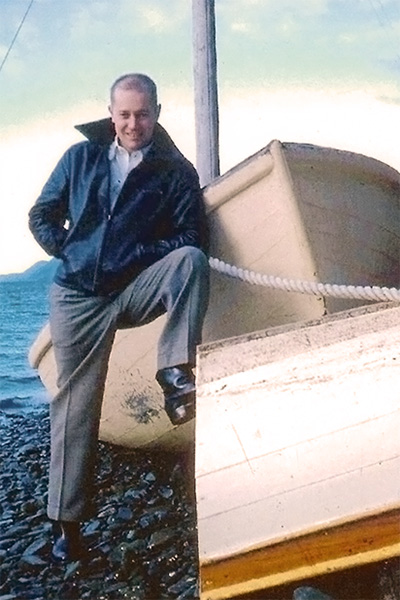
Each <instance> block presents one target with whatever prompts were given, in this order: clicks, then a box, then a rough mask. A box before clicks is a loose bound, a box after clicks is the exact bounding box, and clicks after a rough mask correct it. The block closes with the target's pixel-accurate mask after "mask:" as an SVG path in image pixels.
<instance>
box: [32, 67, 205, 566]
mask: <svg viewBox="0 0 400 600" xmlns="http://www.w3.org/2000/svg"><path fill="white" fill-rule="evenodd" d="M109 111H110V114H111V120H110V121H109V122H108V121H107V124H108V126H109V129H110V134H111V135H110V136H108V135H107V132H106V135H102V138H103V139H102V140H101V141H100V142H99V141H98V140H94V141H93V140H89V141H84V142H81V143H79V144H76V145H74V146H72V147H71V148H70V149H69V150H67V152H66V153H65V154H64V156H63V157H62V159H61V160H60V162H59V163H58V165H57V166H56V168H55V170H54V171H53V173H52V174H51V176H50V178H49V180H48V181H47V183H46V184H45V186H44V188H43V190H42V193H41V195H40V196H39V198H38V199H37V201H36V203H35V205H34V206H33V208H32V209H31V211H30V213H29V224H30V229H31V231H32V233H33V235H34V236H35V238H36V240H37V241H38V243H39V244H40V245H41V246H42V247H43V248H44V250H45V251H46V252H47V253H48V254H50V255H52V256H55V257H57V258H59V259H61V263H60V267H59V268H58V271H57V273H56V275H55V280H54V283H53V285H52V288H51V292H50V328H51V335H52V341H53V346H54V352H55V358H56V364H57V372H58V373H57V374H58V388H59V392H58V394H57V396H56V397H55V398H54V399H53V400H52V402H51V404H50V420H51V463H50V479H49V499H48V516H49V518H50V519H51V520H52V521H53V529H54V545H53V549H52V557H53V559H54V560H57V561H67V560H69V559H74V558H76V557H77V556H78V555H79V551H80V522H81V521H82V520H84V519H86V518H88V516H89V515H90V513H91V510H90V500H91V491H90V482H91V481H92V479H93V469H94V462H95V454H96V448H97V438H98V428H99V420H100V412H101V404H102V398H103V391H104V384H105V379H106V374H107V365H108V360H109V356H110V352H111V347H112V343H113V339H114V335H115V332H116V330H117V329H118V328H120V327H136V326H140V325H142V324H145V323H148V322H149V321H151V320H153V319H155V318H156V317H158V316H159V315H161V314H162V313H165V312H166V313H167V321H166V325H165V328H164V330H163V333H162V335H161V337H160V340H159V347H158V371H157V373H156V378H157V381H158V383H159V384H160V386H161V388H162V390H163V393H164V398H165V409H166V412H167V414H168V416H169V418H170V420H171V421H172V423H173V424H180V423H184V422H185V421H187V420H188V419H190V418H192V417H193V413H194V393H195V381H194V376H193V371H192V368H193V366H194V364H195V351H196V345H197V344H198V343H199V342H200V340H201V329H202V324H203V320H204V315H205V312H206V308H207V303H208V284H209V270H208V261H207V257H206V254H205V251H206V248H207V235H206V226H205V217H204V207H203V202H202V193H201V190H200V186H199V182H198V177H197V173H196V172H195V170H194V168H193V167H192V165H191V164H190V163H189V162H188V161H187V160H186V159H185V158H184V157H183V156H182V154H181V153H180V152H179V151H178V149H177V148H176V147H175V146H174V144H173V142H172V140H171V139H170V138H169V136H168V135H167V133H166V132H165V131H164V130H163V129H162V127H161V126H160V125H159V124H158V122H157V121H158V117H159V113H160V105H158V100H157V88H156V85H155V84H154V82H153V81H152V80H151V79H150V78H149V77H147V76H146V75H142V74H128V75H124V76H122V77H120V78H119V79H117V81H116V82H115V83H114V84H113V86H112V88H111V98H110V106H109ZM107 131H108V130H107ZM103 134H104V132H103ZM103 142H104V143H103Z"/></svg>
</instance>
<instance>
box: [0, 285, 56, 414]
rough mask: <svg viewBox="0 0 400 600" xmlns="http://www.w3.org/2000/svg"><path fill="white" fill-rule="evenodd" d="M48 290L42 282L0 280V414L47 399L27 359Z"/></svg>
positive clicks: (44, 311)
mask: <svg viewBox="0 0 400 600" xmlns="http://www.w3.org/2000/svg"><path fill="white" fill-rule="evenodd" d="M48 291H49V286H48V284H45V283H43V282H32V281H19V282H15V281H0V413H1V412H8V413H9V412H14V413H15V412H18V413H21V412H23V411H33V410H35V409H38V408H42V407H43V403H44V402H47V401H48V399H49V398H48V395H47V392H46V391H45V388H44V387H43V384H42V383H41V381H40V379H39V376H38V373H37V371H35V370H34V369H32V368H31V367H30V365H29V362H28V352H29V348H30V346H31V345H32V343H33V342H34V340H35V338H36V336H37V335H38V333H39V331H40V330H41V328H42V327H43V326H44V324H45V323H46V321H47V318H48V311H49V309H48Z"/></svg>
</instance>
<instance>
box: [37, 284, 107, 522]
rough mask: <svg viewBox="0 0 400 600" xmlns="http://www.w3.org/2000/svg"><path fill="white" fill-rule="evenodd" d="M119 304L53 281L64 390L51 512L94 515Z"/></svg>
mask: <svg viewBox="0 0 400 600" xmlns="http://www.w3.org/2000/svg"><path fill="white" fill-rule="evenodd" d="M114 321H115V318H114V311H113V305H112V303H110V301H109V300H107V299H106V298H98V297H93V298H92V297H86V296H84V295H82V294H80V293H78V292H75V291H73V290H68V289H65V288H61V287H59V286H57V285H53V287H52V290H51V294H50V327H51V335H52V342H53V346H54V352H55V357H56V364H57V371H58V387H59V392H58V394H57V395H56V397H55V398H54V399H53V400H52V402H51V404H50V420H51V462H50V481H49V500H48V516H49V517H50V518H51V519H53V520H56V521H80V520H83V519H85V518H87V517H88V516H89V512H90V501H91V491H92V490H91V487H92V479H93V469H94V461H95V454H96V448H97V438H98V428H99V421H100V413H101V404H102V398H103V392H104V384H105V379H106V375H107V367H108V359H109V355H110V352H111V347H112V342H113V338H114V333H115V326H114Z"/></svg>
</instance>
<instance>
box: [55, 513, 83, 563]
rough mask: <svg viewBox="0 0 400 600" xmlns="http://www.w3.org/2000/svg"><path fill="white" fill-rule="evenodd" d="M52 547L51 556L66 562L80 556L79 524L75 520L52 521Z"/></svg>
mask: <svg viewBox="0 0 400 600" xmlns="http://www.w3.org/2000/svg"><path fill="white" fill-rule="evenodd" d="M53 538H54V543H53V548H52V551H51V558H52V560H53V561H54V562H56V563H66V562H69V561H72V560H79V559H80V558H82V545H81V536H80V526H79V523H78V522H76V521H53Z"/></svg>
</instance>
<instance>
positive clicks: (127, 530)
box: [0, 406, 198, 600]
mask: <svg viewBox="0 0 400 600" xmlns="http://www.w3.org/2000/svg"><path fill="white" fill-rule="evenodd" d="M0 447H1V465H0V531H1V534H0V598H1V599H2V600H44V599H47V598H48V599H49V600H50V599H52V600H55V599H57V600H70V599H76V600H84V599H86V598H87V599H93V600H114V599H115V600H116V599H119V598H121V599H122V598H124V599H131V600H163V599H165V600H167V599H170V600H172V599H174V600H192V599H193V600H194V599H197V598H198V565H197V533H196V505H195V497H194V470H193V452H191V451H189V452H188V453H186V454H183V453H180V454H165V453H162V454H161V453H154V452H153V453H150V452H139V451H137V450H135V451H133V450H130V449H126V448H121V447H117V446H112V445H110V444H107V443H104V442H99V451H98V465H97V470H96V480H95V494H94V504H95V509H96V516H95V517H94V518H92V519H91V520H90V521H87V522H86V523H85V524H84V525H83V526H82V532H83V539H84V542H85V544H86V546H87V548H88V558H87V560H85V561H79V562H73V563H69V564H67V565H66V566H58V565H52V564H51V563H50V561H49V553H50V550H51V526H50V523H49V521H48V519H47V516H46V501H47V477H48V464H49V417H48V408H47V407H46V406H45V407H43V410H40V409H38V410H37V411H35V412H32V413H26V414H23V415H20V414H16V413H14V414H10V413H7V412H1V446H0Z"/></svg>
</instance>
